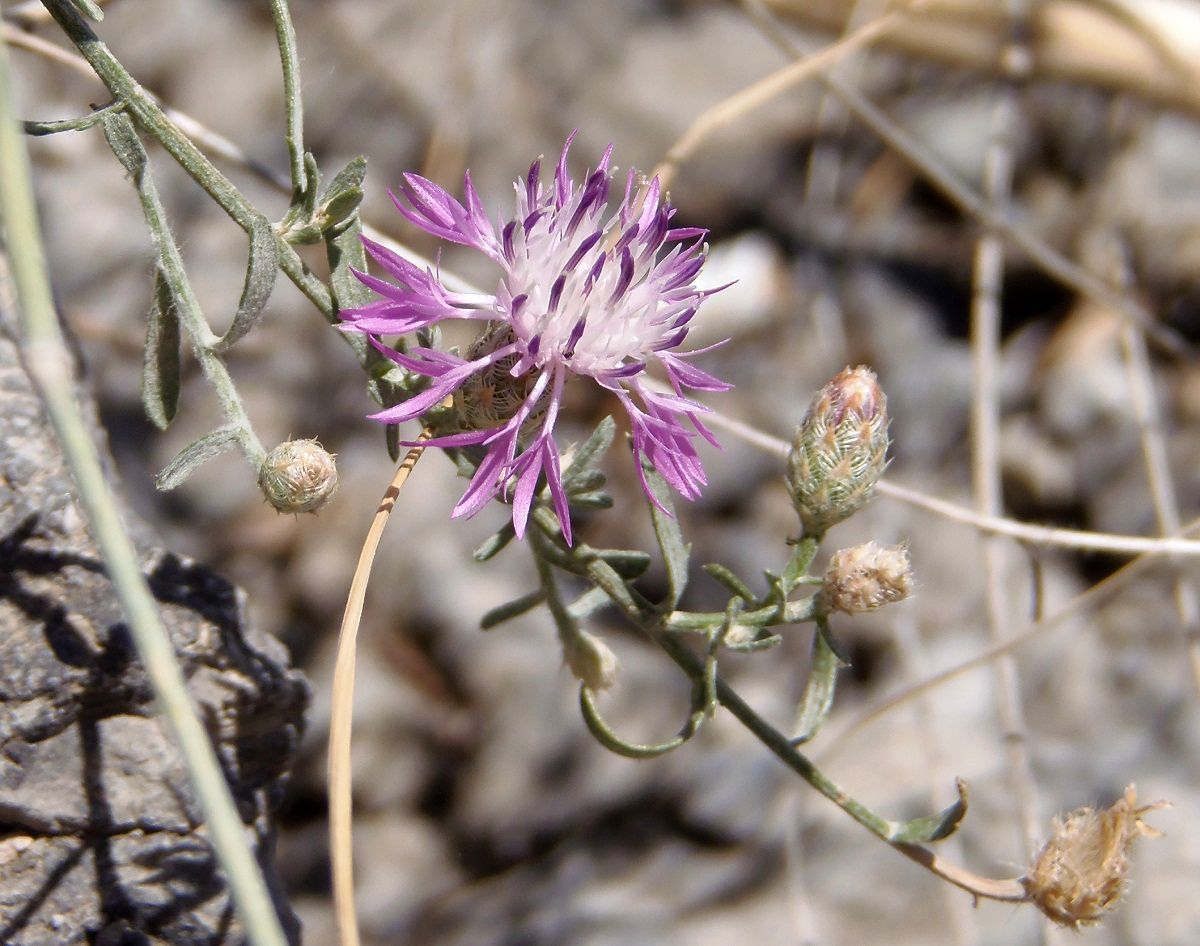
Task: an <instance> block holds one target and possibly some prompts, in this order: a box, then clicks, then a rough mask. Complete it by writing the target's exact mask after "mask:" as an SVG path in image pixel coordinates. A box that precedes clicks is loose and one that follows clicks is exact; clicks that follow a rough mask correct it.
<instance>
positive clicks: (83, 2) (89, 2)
mask: <svg viewBox="0 0 1200 946" xmlns="http://www.w3.org/2000/svg"><path fill="white" fill-rule="evenodd" d="M71 3H72V4H74V5H75V8H76V9H77V10H78V11H79V12H80V13H82V14H83V15H84V16H86V17H87V18H88V19H91V20H95V21H96V22H97V23H99V22H100V21H101V20H103V19H104V11H103V10H102V9H100V6H99V4H97V3H94V2H93V0H71Z"/></svg>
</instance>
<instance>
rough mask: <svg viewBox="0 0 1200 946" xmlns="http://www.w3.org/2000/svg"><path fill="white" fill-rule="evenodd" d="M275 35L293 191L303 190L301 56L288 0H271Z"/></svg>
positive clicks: (299, 192) (304, 178)
mask: <svg viewBox="0 0 1200 946" xmlns="http://www.w3.org/2000/svg"><path fill="white" fill-rule="evenodd" d="M271 15H272V16H273V17H274V18H275V38H276V40H277V41H278V42H279V61H280V63H282V65H283V98H284V104H285V108H286V109H287V146H288V157H289V158H290V160H291V166H292V193H293V195H295V196H299V195H300V194H303V193H304V191H305V188H307V186H308V175H307V174H305V172H304V109H303V107H302V106H301V103H300V57H299V56H298V55H297V53H296V30H295V27H293V26H292V13H291V10H290V9H288V5H287V0H271Z"/></svg>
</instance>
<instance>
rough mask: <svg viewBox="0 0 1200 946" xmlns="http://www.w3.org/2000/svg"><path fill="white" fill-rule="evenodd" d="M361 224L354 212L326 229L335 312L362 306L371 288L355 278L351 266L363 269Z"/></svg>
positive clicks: (369, 294)
mask: <svg viewBox="0 0 1200 946" xmlns="http://www.w3.org/2000/svg"><path fill="white" fill-rule="evenodd" d="M361 237H362V223H361V221H360V220H359V219H358V214H353V215H352V216H351V217H350V218H349V219H348V220H346V222H345V223H343V224H341V225H340V226H337V227H333V228H332V229H329V230H326V231H325V255H326V256H327V257H328V258H329V282H330V286H331V287H332V289H333V302H334V305H335V306H336V307H337V309H338V311H340V310H342V309H352V308H355V307H356V306H360V305H365V304H366V303H367V301H368V300H369V299H370V296H371V291H370V290H369V289H367V287H366V286H364V285H363V284H362V283H361V282H359V281H358V279H356V278H355V276H354V273H353V272H351V270H352V269H357V270H359V271H360V272H365V271H366V269H367V256H366V253H365V252H364V251H363V245H362V239H361Z"/></svg>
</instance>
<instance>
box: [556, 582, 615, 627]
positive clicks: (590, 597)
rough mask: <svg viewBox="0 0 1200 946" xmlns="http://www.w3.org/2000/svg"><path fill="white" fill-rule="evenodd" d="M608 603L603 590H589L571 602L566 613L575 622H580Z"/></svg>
mask: <svg viewBox="0 0 1200 946" xmlns="http://www.w3.org/2000/svg"><path fill="white" fill-rule="evenodd" d="M610 602H611V599H610V598H609V597H608V595H607V594H606V593H605V591H604V589H603V588H589V589H588V590H587V591H585V592H584V593H583V594H581V595H580V596H579V597H578V598H576V599H575V600H574V601H573V602H571V605H570V607H568V608H567V611H568V612H569V613H570V615H571V617H573V618H574V619H575V620H576V621H582V620H583V619H584V618H587V617H591V616H592V615H593V614H595V613H596V612H597V611H599V610H600V609H601V608H604V607H607V606H608V605H609V603H610Z"/></svg>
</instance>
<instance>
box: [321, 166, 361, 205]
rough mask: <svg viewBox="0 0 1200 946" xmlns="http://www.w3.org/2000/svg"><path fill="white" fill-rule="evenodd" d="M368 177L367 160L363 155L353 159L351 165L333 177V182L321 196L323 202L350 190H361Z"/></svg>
mask: <svg viewBox="0 0 1200 946" xmlns="http://www.w3.org/2000/svg"><path fill="white" fill-rule="evenodd" d="M366 177H367V159H366V158H364V157H363V156H362V155H361V154H360V155H359V156H358V157H356V158H351V159H350V163H349V164H347V165H346V166H345V167H344V168H342V169H341V170H340V171H338V172H337V174H335V175H334V176H333V180H332V181H330V182H329V186H328V187H326V188H325V190H324V192H323V193H322V194H321V201H322V202H325V201H328V200H330V199H332V198H334V197H336V196H337V195H338V194H340V193H341V192H342V191H344V190H349V189H350V188H361V187H362V186H363V181H364V180H366Z"/></svg>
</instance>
